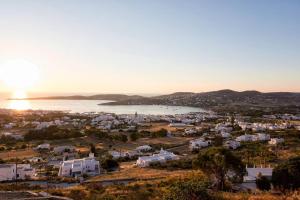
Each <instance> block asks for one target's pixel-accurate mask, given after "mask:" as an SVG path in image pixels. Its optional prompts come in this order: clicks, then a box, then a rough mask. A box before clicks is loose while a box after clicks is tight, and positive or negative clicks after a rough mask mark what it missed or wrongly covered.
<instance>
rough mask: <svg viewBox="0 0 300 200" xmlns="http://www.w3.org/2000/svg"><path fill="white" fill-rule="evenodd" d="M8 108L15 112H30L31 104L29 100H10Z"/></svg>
mask: <svg viewBox="0 0 300 200" xmlns="http://www.w3.org/2000/svg"><path fill="white" fill-rule="evenodd" d="M8 107H9V109H14V110H28V109H30V108H31V106H30V102H29V101H27V100H10V101H9V106H8Z"/></svg>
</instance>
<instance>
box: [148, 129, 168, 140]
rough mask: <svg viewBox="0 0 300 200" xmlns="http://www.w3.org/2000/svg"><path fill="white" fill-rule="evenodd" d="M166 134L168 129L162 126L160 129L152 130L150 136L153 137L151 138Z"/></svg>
mask: <svg viewBox="0 0 300 200" xmlns="http://www.w3.org/2000/svg"><path fill="white" fill-rule="evenodd" d="M167 134H168V130H166V129H164V128H162V129H160V130H158V131H155V132H152V133H151V137H153V138H157V137H166V136H167Z"/></svg>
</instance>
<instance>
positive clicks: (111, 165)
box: [101, 157, 119, 171]
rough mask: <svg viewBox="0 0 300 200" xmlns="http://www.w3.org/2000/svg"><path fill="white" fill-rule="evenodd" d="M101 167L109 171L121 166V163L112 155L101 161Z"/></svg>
mask: <svg viewBox="0 0 300 200" xmlns="http://www.w3.org/2000/svg"><path fill="white" fill-rule="evenodd" d="M101 167H102V168H103V169H105V170H107V171H111V170H113V169H115V168H118V167H119V163H118V162H117V161H115V160H113V159H112V158H111V157H106V158H104V159H103V160H102V161H101Z"/></svg>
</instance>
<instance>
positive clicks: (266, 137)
mask: <svg viewBox="0 0 300 200" xmlns="http://www.w3.org/2000/svg"><path fill="white" fill-rule="evenodd" d="M256 137H257V140H258V141H268V140H270V135H269V134H265V133H257V134H256Z"/></svg>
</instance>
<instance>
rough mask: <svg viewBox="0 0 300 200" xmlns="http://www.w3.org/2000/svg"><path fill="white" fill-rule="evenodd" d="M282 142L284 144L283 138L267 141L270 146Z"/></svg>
mask: <svg viewBox="0 0 300 200" xmlns="http://www.w3.org/2000/svg"><path fill="white" fill-rule="evenodd" d="M283 142H284V139H283V138H271V140H270V141H269V144H270V145H278V144H280V143H283Z"/></svg>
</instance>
